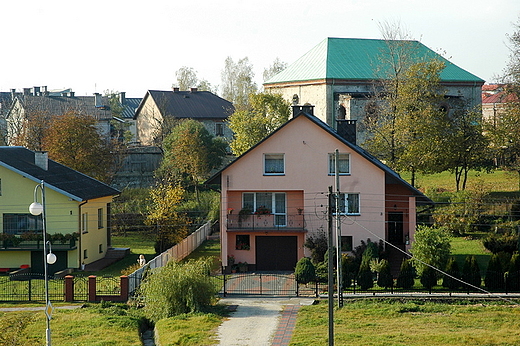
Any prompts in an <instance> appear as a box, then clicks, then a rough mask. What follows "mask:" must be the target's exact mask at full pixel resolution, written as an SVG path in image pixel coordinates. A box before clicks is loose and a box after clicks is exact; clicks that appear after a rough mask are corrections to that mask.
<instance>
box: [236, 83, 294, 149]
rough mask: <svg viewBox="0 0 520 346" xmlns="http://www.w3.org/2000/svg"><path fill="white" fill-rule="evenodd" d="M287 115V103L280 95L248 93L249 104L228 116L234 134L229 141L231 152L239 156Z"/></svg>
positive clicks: (288, 107)
mask: <svg viewBox="0 0 520 346" xmlns="http://www.w3.org/2000/svg"><path fill="white" fill-rule="evenodd" d="M289 115H290V106H289V103H288V102H287V101H285V100H284V99H283V98H282V96H281V95H277V94H270V93H259V94H251V95H249V106H248V107H242V108H241V109H239V110H236V111H235V112H234V113H233V114H232V115H231V116H230V117H229V118H228V125H229V128H230V129H231V130H232V131H233V132H234V134H235V135H234V138H233V140H232V142H231V143H230V147H231V150H232V151H233V154H235V155H237V156H239V155H241V154H243V153H244V152H246V151H247V150H248V149H249V148H251V147H252V146H254V145H255V144H256V143H258V142H259V141H261V140H262V139H263V138H264V137H266V136H267V135H269V134H270V133H271V132H273V131H274V130H276V129H277V128H278V127H280V126H281V125H283V124H284V123H285V122H287V120H288V119H289Z"/></svg>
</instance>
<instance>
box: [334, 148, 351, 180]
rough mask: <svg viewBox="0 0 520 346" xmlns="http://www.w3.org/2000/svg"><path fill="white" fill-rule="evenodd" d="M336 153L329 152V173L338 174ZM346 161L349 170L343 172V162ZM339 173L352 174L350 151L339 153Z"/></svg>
mask: <svg viewBox="0 0 520 346" xmlns="http://www.w3.org/2000/svg"><path fill="white" fill-rule="evenodd" d="M335 161H336V154H335V153H329V175H335V174H336V166H335ZM345 161H347V162H346V166H347V171H346V172H345V171H343V172H342V169H341V167H342V164H341V163H342V162H345ZM339 175H350V154H349V153H339Z"/></svg>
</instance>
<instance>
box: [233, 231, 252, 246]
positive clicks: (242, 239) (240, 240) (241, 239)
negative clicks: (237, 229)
mask: <svg viewBox="0 0 520 346" xmlns="http://www.w3.org/2000/svg"><path fill="white" fill-rule="evenodd" d="M235 249H236V250H249V249H251V245H250V244H249V234H245V235H242V234H237V237H236V245H235Z"/></svg>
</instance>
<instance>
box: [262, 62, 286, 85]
mask: <svg viewBox="0 0 520 346" xmlns="http://www.w3.org/2000/svg"><path fill="white" fill-rule="evenodd" d="M286 68H287V63H286V62H283V61H281V60H280V59H279V58H278V57H277V58H276V59H275V60H274V61H273V63H272V65H270V66H269V67H267V68H264V74H263V77H264V82H266V81H267V80H268V79H269V78H271V77H273V76H275V75H277V74H278V73H280V72H282V71H283V70H285V69H286Z"/></svg>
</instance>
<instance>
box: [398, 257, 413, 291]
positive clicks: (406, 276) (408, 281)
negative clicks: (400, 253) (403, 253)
mask: <svg viewBox="0 0 520 346" xmlns="http://www.w3.org/2000/svg"><path fill="white" fill-rule="evenodd" d="M414 283H415V269H414V267H413V265H412V261H411V260H409V259H405V260H403V262H402V263H401V269H400V270H399V276H398V277H397V282H396V286H397V287H400V288H404V289H410V288H412V287H413V285H414Z"/></svg>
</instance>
